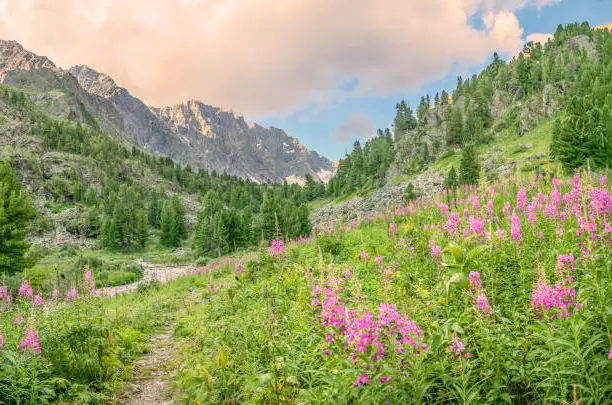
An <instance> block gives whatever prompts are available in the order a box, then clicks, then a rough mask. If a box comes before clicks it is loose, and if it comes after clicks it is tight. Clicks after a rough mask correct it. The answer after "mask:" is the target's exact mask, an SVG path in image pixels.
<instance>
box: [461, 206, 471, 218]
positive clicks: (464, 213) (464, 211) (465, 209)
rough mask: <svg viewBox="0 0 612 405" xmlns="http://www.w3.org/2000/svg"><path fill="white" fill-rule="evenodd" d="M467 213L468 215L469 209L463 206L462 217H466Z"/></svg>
mask: <svg viewBox="0 0 612 405" xmlns="http://www.w3.org/2000/svg"><path fill="white" fill-rule="evenodd" d="M469 215H470V210H468V209H467V208H464V209H463V216H464V217H467V216H469Z"/></svg>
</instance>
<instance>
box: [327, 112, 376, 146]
mask: <svg viewBox="0 0 612 405" xmlns="http://www.w3.org/2000/svg"><path fill="white" fill-rule="evenodd" d="M375 135H376V128H375V127H374V124H372V121H370V119H369V118H368V117H367V116H365V115H364V114H353V115H351V116H349V117H348V118H347V119H346V121H344V122H343V123H342V125H340V126H339V127H338V128H337V129H336V130H335V131H334V133H333V134H332V138H333V139H334V140H335V141H336V142H338V143H345V142H348V141H350V140H351V139H358V140H366V139H369V138H372V137H374V136H375Z"/></svg>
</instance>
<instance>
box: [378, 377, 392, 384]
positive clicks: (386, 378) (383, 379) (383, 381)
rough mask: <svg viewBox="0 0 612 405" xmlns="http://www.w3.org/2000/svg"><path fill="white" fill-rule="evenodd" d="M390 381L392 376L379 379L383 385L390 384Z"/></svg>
mask: <svg viewBox="0 0 612 405" xmlns="http://www.w3.org/2000/svg"><path fill="white" fill-rule="evenodd" d="M392 379H393V376H388V377H380V382H381V383H383V384H385V383H388V382H391V380H392Z"/></svg>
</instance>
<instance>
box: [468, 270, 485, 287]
mask: <svg viewBox="0 0 612 405" xmlns="http://www.w3.org/2000/svg"><path fill="white" fill-rule="evenodd" d="M470 286H471V287H474V288H476V289H478V288H482V280H480V273H479V272H477V271H470Z"/></svg>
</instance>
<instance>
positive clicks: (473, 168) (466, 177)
mask: <svg viewBox="0 0 612 405" xmlns="http://www.w3.org/2000/svg"><path fill="white" fill-rule="evenodd" d="M459 173H460V174H459V182H460V183H461V184H472V185H475V184H478V178H479V177H480V164H479V163H478V155H477V154H476V149H474V147H473V146H472V145H468V146H466V147H465V149H464V150H463V155H462V156H461V165H460V166H459Z"/></svg>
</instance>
